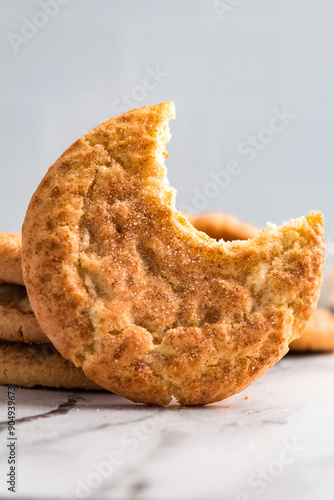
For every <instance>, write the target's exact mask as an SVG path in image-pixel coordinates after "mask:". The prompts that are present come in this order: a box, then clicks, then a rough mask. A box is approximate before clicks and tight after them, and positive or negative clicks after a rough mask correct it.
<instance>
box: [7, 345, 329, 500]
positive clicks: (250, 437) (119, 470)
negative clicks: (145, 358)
mask: <svg viewBox="0 0 334 500" xmlns="http://www.w3.org/2000/svg"><path fill="white" fill-rule="evenodd" d="M16 393H17V398H16V409H17V424H16V427H17V437H18V488H17V493H16V494H15V495H14V494H11V493H8V492H7V491H6V485H5V475H6V471H7V467H8V466H7V464H6V461H7V451H6V438H7V424H6V408H5V407H4V405H1V410H0V411H1V414H0V421H1V423H0V497H1V498H14V496H15V497H16V498H20V499H36V500H37V499H42V498H43V499H59V498H61V499H75V498H92V499H107V498H108V499H110V498H112V499H124V500H125V499H127V500H128V499H154V500H155V499H177V500H178V499H194V500H196V499H208V498H210V499H217V500H218V499H219V500H221V499H224V500H225V499H228V500H229V499H233V500H234V499H235V500H253V499H259V500H261V499H270V500H281V499H282V498H294V500H311V499H312V500H313V499H314V498H319V499H321V500H327V499H328V500H329V499H332V498H333V496H334V495H333V492H334V474H333V471H334V355H330V354H329V355H326V354H323V355H320V354H316V355H306V356H303V355H288V356H287V357H285V358H284V359H283V360H282V361H281V362H279V363H278V364H277V365H276V366H275V367H274V368H273V369H272V370H270V371H269V372H268V373H267V374H266V375H264V376H263V377H262V378H261V379H259V380H258V381H257V382H255V383H254V384H253V385H252V386H251V387H249V388H248V389H246V390H245V391H244V392H243V393H241V394H239V395H236V396H233V397H232V398H230V399H228V400H226V401H223V402H221V403H217V404H214V405H210V406H207V407H203V408H180V407H178V406H171V407H169V408H165V409H157V408H148V407H145V406H142V405H135V404H133V403H131V402H129V401H127V400H125V399H124V398H121V397H119V396H115V395H112V394H108V393H98V392H84V391H58V390H44V389H17V391H16ZM0 395H1V401H6V398H7V388H6V387H0ZM245 396H249V399H246V398H245Z"/></svg>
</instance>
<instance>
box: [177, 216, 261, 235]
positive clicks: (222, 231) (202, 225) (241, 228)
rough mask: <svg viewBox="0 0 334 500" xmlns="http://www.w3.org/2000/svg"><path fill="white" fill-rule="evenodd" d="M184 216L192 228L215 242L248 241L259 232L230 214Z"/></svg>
mask: <svg viewBox="0 0 334 500" xmlns="http://www.w3.org/2000/svg"><path fill="white" fill-rule="evenodd" d="M185 216H186V217H187V219H188V221H189V222H191V224H192V225H193V226H194V228H196V229H197V230H198V231H202V232H203V233H205V234H207V235H208V236H210V238H214V239H215V240H221V239H223V240H224V241H234V240H248V239H249V238H255V236H257V234H258V232H259V230H260V229H259V228H257V227H256V226H252V225H251V224H247V222H242V221H240V220H239V219H237V217H235V216H234V215H230V214H222V213H219V212H213V213H208V214H201V215H194V214H185Z"/></svg>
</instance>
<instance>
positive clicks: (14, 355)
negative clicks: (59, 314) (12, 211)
mask: <svg viewBox="0 0 334 500" xmlns="http://www.w3.org/2000/svg"><path fill="white" fill-rule="evenodd" d="M0 384H8V385H19V386H22V387H34V386H44V387H63V388H67V389H72V388H81V389H100V387H99V386H98V385H97V384H95V383H94V382H92V381H91V380H89V379H88V378H87V377H86V376H85V374H84V373H83V371H82V369H81V368H76V367H75V366H74V365H73V363H71V361H68V360H66V359H64V358H63V357H62V356H61V355H60V354H59V353H58V352H57V350H56V349H55V347H54V346H53V345H52V344H51V343H50V341H49V339H48V338H47V337H46V335H45V334H44V333H43V332H42V330H41V328H40V326H39V324H38V322H37V320H36V318H35V315H34V313H33V310H32V309H31V306H30V303H29V299H28V296H27V291H26V288H25V286H24V282H23V276H22V268H21V235H20V234H6V233H2V234H1V233H0Z"/></svg>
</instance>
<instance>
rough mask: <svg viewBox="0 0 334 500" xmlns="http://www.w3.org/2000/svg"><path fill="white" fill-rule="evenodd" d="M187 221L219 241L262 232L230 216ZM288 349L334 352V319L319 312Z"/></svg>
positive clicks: (312, 317) (197, 218) (213, 214)
mask: <svg viewBox="0 0 334 500" xmlns="http://www.w3.org/2000/svg"><path fill="white" fill-rule="evenodd" d="M187 218H188V220H189V221H190V222H191V223H192V224H193V226H194V227H195V228H196V229H198V230H199V231H203V232H204V233H205V234H207V235H208V236H210V237H211V238H215V239H216V240H220V239H224V240H225V241H233V240H239V239H240V240H244V239H249V238H255V236H256V235H257V234H258V232H259V231H260V229H259V228H257V227H255V226H252V225H251V224H247V223H245V222H242V221H239V220H238V219H237V218H236V217H234V216H233V215H228V214H222V213H208V214H203V215H193V214H190V215H187ZM289 348H290V350H292V351H333V350H334V315H333V314H331V313H330V312H329V311H328V310H326V309H322V308H318V309H316V310H315V311H314V313H313V314H312V316H311V319H310V321H309V322H308V324H307V326H306V327H305V329H304V331H303V333H302V335H301V336H300V337H299V338H298V339H296V340H293V341H292V342H291V344H290V346H289Z"/></svg>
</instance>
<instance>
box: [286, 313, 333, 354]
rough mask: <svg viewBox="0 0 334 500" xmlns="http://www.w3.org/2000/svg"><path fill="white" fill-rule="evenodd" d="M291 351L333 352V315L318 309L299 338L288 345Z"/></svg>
mask: <svg viewBox="0 0 334 500" xmlns="http://www.w3.org/2000/svg"><path fill="white" fill-rule="evenodd" d="M290 349H291V350H292V351H334V315H333V314H332V313H331V312H329V311H328V310H327V309H322V308H318V309H316V311H314V313H313V314H312V316H311V319H310V321H309V323H308V324H307V326H306V328H305V330H304V331H303V332H302V335H301V337H299V338H298V339H296V340H294V341H293V342H291V344H290Z"/></svg>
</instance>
